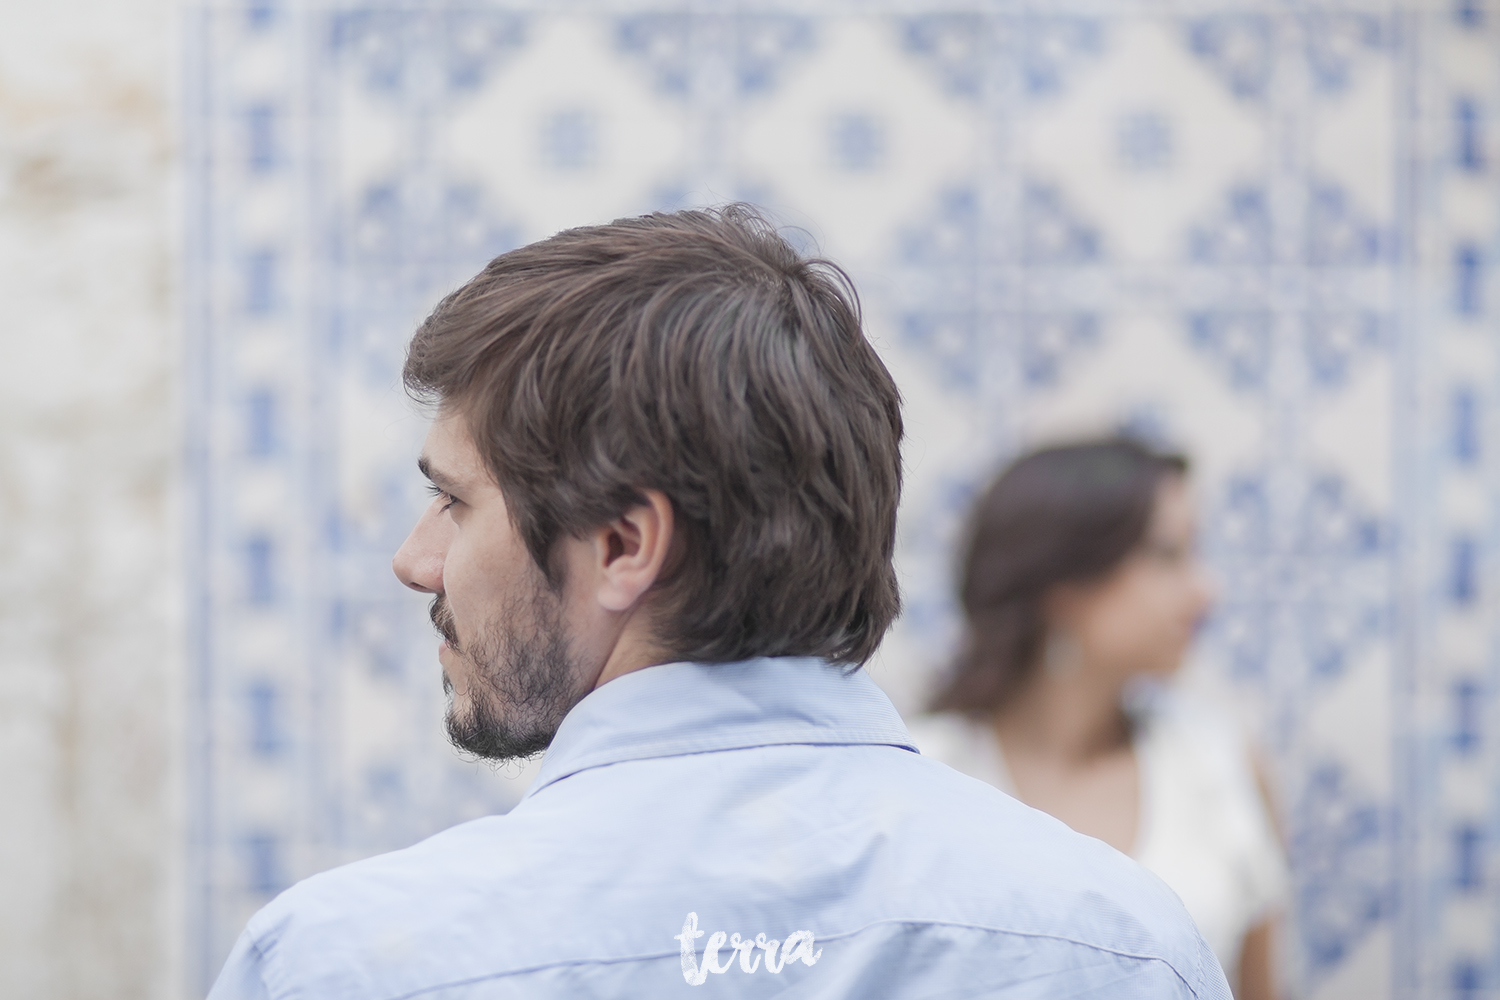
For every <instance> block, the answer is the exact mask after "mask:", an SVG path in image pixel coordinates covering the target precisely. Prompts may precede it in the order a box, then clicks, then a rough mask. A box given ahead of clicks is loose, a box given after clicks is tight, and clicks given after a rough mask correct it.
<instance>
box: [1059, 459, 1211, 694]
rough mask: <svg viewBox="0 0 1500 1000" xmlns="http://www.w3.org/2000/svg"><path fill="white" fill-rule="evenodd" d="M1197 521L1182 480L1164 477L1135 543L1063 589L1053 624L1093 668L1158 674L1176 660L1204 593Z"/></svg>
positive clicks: (1205, 601)
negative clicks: (1111, 563)
mask: <svg viewBox="0 0 1500 1000" xmlns="http://www.w3.org/2000/svg"><path fill="white" fill-rule="evenodd" d="M1196 534H1197V518H1196V512H1195V510H1194V504H1193V498H1192V494H1191V493H1190V492H1189V490H1188V485H1187V480H1186V478H1185V477H1183V476H1180V475H1169V476H1167V477H1166V478H1165V479H1163V480H1162V482H1161V483H1160V484H1159V485H1158V486H1157V490H1156V502H1155V505H1154V506H1153V508H1152V512H1151V520H1150V523H1149V524H1148V526H1147V529H1146V535H1145V538H1143V539H1142V541H1141V544H1140V545H1138V546H1137V547H1136V549H1135V550H1134V551H1133V552H1132V553H1131V554H1130V555H1128V556H1126V557H1125V560H1124V562H1122V563H1121V564H1120V565H1119V566H1118V567H1116V568H1115V569H1114V570H1112V571H1111V572H1110V573H1108V574H1107V575H1105V576H1104V577H1103V578H1102V579H1100V580H1097V581H1094V582H1091V583H1087V584H1081V585H1072V586H1068V587H1065V588H1063V589H1062V590H1060V591H1059V592H1058V593H1057V594H1056V595H1055V596H1056V601H1055V602H1054V604H1053V612H1054V620H1055V621H1056V624H1057V625H1060V626H1062V627H1063V628H1064V629H1066V630H1067V631H1068V632H1069V633H1070V634H1071V637H1072V638H1073V639H1074V640H1075V641H1076V642H1077V644H1078V652H1079V653H1080V655H1081V657H1082V659H1083V661H1084V662H1085V663H1087V664H1089V665H1090V667H1091V668H1093V669H1102V670H1106V671H1108V672H1109V673H1111V674H1114V675H1117V676H1124V677H1132V676H1136V675H1140V674H1150V675H1155V676H1166V675H1168V674H1171V673H1172V672H1173V671H1175V670H1176V669H1177V668H1178V666H1179V665H1181V663H1182V658H1183V656H1184V654H1186V652H1187V648H1188V644H1189V643H1190V642H1192V639H1193V633H1194V631H1195V630H1196V628H1197V625H1198V622H1199V621H1200V620H1201V619H1202V618H1203V616H1204V614H1205V613H1206V612H1207V611H1208V607H1209V603H1210V601H1211V600H1212V591H1211V588H1210V585H1209V582H1208V579H1207V577H1206V576H1205V575H1204V573H1203V569H1202V567H1201V566H1200V565H1199V563H1198V558H1197V551H1196V545H1195V536H1196Z"/></svg>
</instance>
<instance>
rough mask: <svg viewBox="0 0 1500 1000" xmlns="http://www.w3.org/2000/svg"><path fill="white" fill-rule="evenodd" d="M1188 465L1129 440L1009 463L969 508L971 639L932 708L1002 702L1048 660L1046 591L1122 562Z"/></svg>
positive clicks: (966, 602)
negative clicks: (1165, 490)
mask: <svg viewBox="0 0 1500 1000" xmlns="http://www.w3.org/2000/svg"><path fill="white" fill-rule="evenodd" d="M1186 472H1187V460H1186V459H1185V458H1183V457H1182V456H1181V455H1173V454H1165V453H1162V452H1157V451H1155V450H1153V449H1151V448H1149V447H1147V446H1146V445H1144V444H1142V443H1141V442H1139V441H1136V440H1133V439H1131V438H1126V437H1120V438H1112V439H1108V440H1104V441H1090V442H1083V443H1079V444H1071V445H1064V446H1060V447H1054V448H1044V449H1042V450H1040V451H1034V452H1032V453H1030V454H1028V455H1025V456H1023V457H1022V458H1019V459H1017V460H1016V461H1015V462H1012V463H1011V464H1010V465H1009V466H1008V467H1006V469H1005V470H1004V471H1003V472H1001V473H1000V475H999V476H998V477H996V479H995V480H994V482H993V483H991V484H990V487H989V489H987V490H986V491H985V492H984V495H983V496H981V497H980V498H979V501H978V502H977V503H976V504H975V505H974V508H973V511H972V513H971V515H970V522H969V532H968V546H967V551H966V552H965V555H964V560H963V566H962V574H961V576H960V579H959V600H960V602H961V603H962V605H963V610H964V617H965V619H966V628H965V635H964V641H963V646H962V647H961V649H960V651H959V654H958V656H957V657H956V659H955V662H954V664H953V672H952V675H951V676H950V678H949V679H948V682H947V684H946V685H945V686H944V687H943V688H942V690H941V691H940V692H939V694H938V696H937V698H936V699H934V701H933V706H932V707H933V709H934V710H936V711H961V712H968V713H973V714H978V713H986V712H993V711H994V710H996V709H998V708H999V707H1000V706H1001V705H1002V704H1003V703H1004V702H1005V701H1006V699H1008V698H1009V697H1010V696H1011V695H1012V694H1014V693H1015V692H1016V691H1017V690H1018V689H1019V688H1020V686H1021V685H1022V683H1023V682H1024V681H1025V680H1026V678H1027V677H1028V676H1030V673H1031V671H1032V670H1033V669H1035V667H1036V665H1037V662H1038V661H1039V660H1040V659H1041V654H1042V648H1043V644H1044V642H1045V640H1046V632H1047V623H1046V618H1045V613H1044V610H1043V599H1044V598H1045V596H1046V594H1047V592H1048V591H1049V590H1051V589H1052V587H1054V586H1055V585H1057V584H1060V583H1070V582H1078V581H1084V580H1090V579H1094V578H1097V577H1099V576H1102V575H1103V574H1105V573H1108V572H1109V571H1110V570H1112V569H1114V568H1115V567H1116V566H1118V565H1119V564H1120V563H1121V562H1122V561H1123V560H1124V558H1125V557H1126V556H1127V555H1129V554H1130V552H1131V551H1132V550H1133V549H1134V548H1135V547H1136V546H1137V545H1139V544H1140V543H1141V541H1142V539H1143V538H1144V536H1145V534H1146V528H1147V526H1148V525H1149V523H1150V521H1151V511H1152V507H1153V506H1154V504H1155V500H1156V492H1157V486H1158V485H1159V484H1160V483H1161V481H1162V480H1163V479H1165V478H1166V477H1167V476H1171V475H1179V476H1180V475H1183V474H1185V473H1186Z"/></svg>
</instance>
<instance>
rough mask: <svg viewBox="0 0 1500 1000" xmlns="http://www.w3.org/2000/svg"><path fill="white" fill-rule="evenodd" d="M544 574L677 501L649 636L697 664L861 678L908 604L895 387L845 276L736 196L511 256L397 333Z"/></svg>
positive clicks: (564, 236)
mask: <svg viewBox="0 0 1500 1000" xmlns="http://www.w3.org/2000/svg"><path fill="white" fill-rule="evenodd" d="M404 380H405V383H406V386H407V389H408V391H409V392H411V393H412V394H413V395H415V396H417V397H418V398H422V399H425V400H428V401H432V402H436V403H438V404H440V405H441V406H442V407H443V408H444V409H445V410H446V411H448V412H454V413H459V414H461V415H462V416H463V417H464V419H465V421H466V423H467V424H468V427H469V430H470V433H471V435H472V436H473V439H474V442H475V444H476V445H477V447H478V449H479V452H480V454H481V455H482V456H483V458H484V461H485V463H486V465H487V466H488V468H489V471H490V473H491V474H492V475H493V476H494V478H495V481H496V483H497V484H498V485H499V486H500V489H501V491H502V493H503V495H504V497H505V501H506V504H507V507H508V510H509V513H510V517H511V519H512V521H513V522H514V524H515V527H516V529H517V531H518V532H519V534H520V536H521V537H522V538H523V539H524V541H525V543H526V546H527V548H528V549H529V551H530V553H531V556H532V558H533V559H534V560H536V562H537V564H538V566H540V567H541V568H542V570H543V572H544V573H545V574H546V575H547V577H548V579H549V581H550V582H552V583H553V584H554V586H555V585H558V584H559V583H560V582H561V581H560V579H559V576H560V574H561V569H560V567H559V566H558V565H557V561H556V560H555V559H554V558H553V553H554V546H555V543H556V542H557V541H558V540H559V539H560V538H561V537H563V536H574V537H578V536H581V535H583V534H584V533H585V532H587V531H589V530H590V529H592V528H594V527H596V526H597V525H600V524H603V523H605V522H608V521H610V520H611V519H613V518H615V517H618V516H619V515H620V514H621V513H622V512H623V511H624V510H626V509H627V508H629V507H631V506H632V505H635V504H637V503H639V502H640V501H641V497H642V492H641V491H643V490H659V491H661V493H663V494H665V496H666V497H667V498H669V499H670V501H671V503H672V507H673V511H674V514H675V520H676V529H675V530H676V531H677V532H678V535H677V542H676V545H675V547H674V552H673V557H672V559H671V561H670V564H669V565H668V567H667V571H666V572H665V574H664V575H663V577H662V578H661V579H660V580H659V581H658V583H657V585H656V586H655V588H654V589H653V591H652V593H651V595H650V600H651V615H652V620H653V621H654V623H655V624H654V628H655V632H656V639H657V641H658V643H659V644H660V645H661V647H662V648H663V649H665V650H666V651H668V652H669V653H670V654H671V655H672V656H673V657H674V658H676V659H681V660H692V661H697V662H703V663H713V662H729V661H734V660H742V659H747V658H750V657H754V656H787V655H800V656H819V657H824V658H827V659H829V660H832V661H834V662H838V663H846V664H858V663H863V662H864V661H865V660H867V659H868V658H869V657H870V655H871V654H872V653H873V652H874V651H875V648H876V647H877V646H878V645H879V643H880V640H881V638H882V636H883V635H884V634H885V631H886V629H887V628H888V627H889V626H890V624H891V622H892V620H893V619H894V618H895V616H896V614H897V612H898V611H899V607H900V599H899V596H898V592H897V587H896V579H895V573H894V570H893V568H892V565H891V556H892V549H893V547H894V541H895V523H896V507H897V504H898V501H899V499H900V492H901V463H900V440H901V433H902V427H901V412H900V396H899V394H898V393H897V390H896V386H895V383H894V382H893V381H892V379H891V377H890V374H889V372H887V371H886V369H885V366H884V365H883V364H882V363H881V361H880V359H879V357H877V355H876V353H875V351H874V349H873V348H872V347H871V346H870V344H869V342H868V341H867V340H866V339H865V336H864V334H863V332H862V330H861V327H860V314H859V305H858V300H857V298H856V296H855V292H854V289H853V286H852V285H851V283H850V282H849V280H848V278H847V276H846V275H845V274H844V273H843V272H842V271H841V270H839V269H838V268H837V267H836V266H834V265H832V264H829V263H828V262H826V261H821V260H815V259H805V258H803V257H801V256H800V255H799V254H798V253H797V252H796V251H795V250H794V249H793V248H792V247H791V245H790V244H788V243H787V242H786V241H785V240H784V239H783V238H782V237H781V236H780V235H778V234H777V232H776V231H775V229H774V227H773V226H771V225H770V224H769V223H768V222H767V221H766V220H765V219H763V218H762V217H761V216H760V215H759V214H757V213H756V212H755V210H754V209H752V208H749V207H748V206H743V205H731V206H728V207H726V208H723V209H719V210H717V211H693V212H676V213H672V214H654V215H648V216H643V217H641V218H636V219H622V220H619V221H616V222H614V223H612V224H610V225H607V226H592V227H586V228H580V229H571V230H567V231H565V232H562V233H559V234H558V235H556V236H554V237H552V238H551V239H547V240H543V241H542V242H539V243H534V244H531V245H530V246H526V247H522V248H521V249H518V250H513V251H511V252H509V253H506V254H503V255H501V256H499V257H497V258H495V259H494V260H493V261H491V262H490V264H489V265H488V266H487V267H486V268H485V269H484V271H483V272H482V273H480V274H479V275H478V276H477V277H475V278H474V279H473V280H472V281H470V282H469V283H468V284H467V285H465V286H464V287H462V288H460V289H459V290H458V291H456V292H454V293H453V294H451V295H449V296H448V297H447V298H446V299H444V300H443V301H442V302H441V303H440V304H439V305H438V307H437V308H436V309H435V310H434V311H433V313H432V315H431V316H429V317H428V318H427V320H426V321H425V322H424V323H423V324H422V326H421V328H420V329H419V330H418V331H417V333H416V335H415V337H414V338H413V339H412V343H411V348H410V351H409V353H408V356H407V361H406V368H405V372H404Z"/></svg>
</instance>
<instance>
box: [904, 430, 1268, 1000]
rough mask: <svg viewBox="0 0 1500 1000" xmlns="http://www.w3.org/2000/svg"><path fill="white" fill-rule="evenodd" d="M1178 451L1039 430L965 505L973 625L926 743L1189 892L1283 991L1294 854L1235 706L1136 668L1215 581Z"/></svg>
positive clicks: (1250, 979)
mask: <svg viewBox="0 0 1500 1000" xmlns="http://www.w3.org/2000/svg"><path fill="white" fill-rule="evenodd" d="M1195 533H1196V526H1195V515H1194V506H1193V499H1192V495H1191V493H1190V492H1189V488H1188V481H1187V463H1186V462H1185V461H1184V460H1183V459H1182V458H1181V457H1179V456H1175V455H1164V454H1158V453H1156V452H1153V451H1151V450H1150V449H1148V448H1146V447H1144V446H1143V445H1141V444H1139V443H1137V442H1134V441H1130V440H1126V439H1116V440H1107V441H1100V442H1094V443H1086V444H1078V445H1071V446H1067V447H1057V448H1048V449H1045V450H1042V451H1038V452H1034V453H1032V454H1030V455H1027V456H1026V457H1024V458H1022V459H1020V460H1019V461H1017V462H1015V463H1014V464H1012V465H1011V466H1010V467H1009V468H1007V469H1006V470H1005V471H1004V472H1003V473H1002V474H1001V475H1000V476H999V478H998V479H996V480H995V481H994V483H993V484H992V485H991V486H990V488H989V490H988V491H987V492H986V493H985V494H984V495H983V496H982V497H981V498H980V500H979V502H978V504H977V505H976V506H975V508H974V512H973V515H972V522H971V526H970V535H969V542H968V548H967V551H966V553H965V559H964V563H963V570H962V579H961V594H960V597H961V601H962V605H963V610H964V613H965V616H966V619H967V630H966V632H967V634H966V639H965V643H964V646H963V649H962V651H961V653H960V655H959V657H958V658H957V661H956V664H955V669H954V671H953V673H952V675H951V676H950V677H949V679H948V681H947V684H946V686H945V687H944V688H943V689H942V690H941V692H940V693H939V695H938V697H937V698H936V700H935V701H934V704H933V708H934V710H935V711H936V712H937V713H938V714H936V715H934V716H930V717H928V718H926V719H923V720H918V721H917V722H916V723H915V724H914V725H913V727H912V732H913V736H914V738H915V739H916V741H917V743H918V745H919V746H920V748H921V750H922V752H923V753H926V754H929V755H932V756H936V757H938V758H939V759H941V760H944V761H946V762H947V763H948V764H950V765H952V766H953V767H955V768H957V769H959V770H961V771H964V772H966V773H968V774H970V775H972V776H974V777H976V778H980V779H982V780H984V781H987V782H989V783H990V784H993V785H995V786H997V787H999V788H1001V789H1002V790H1004V791H1006V792H1008V793H1010V794H1012V795H1014V796H1016V797H1017V798H1019V799H1021V800H1022V801H1023V802H1026V803H1027V804H1029V805H1032V806H1034V807H1036V808H1038V809H1041V810H1043V811H1044V812H1048V813H1051V814H1052V815H1053V816H1055V817H1057V818H1058V819H1060V820H1062V821H1063V822H1064V823H1067V824H1068V825H1069V826H1071V827H1072V828H1073V829H1075V830H1077V831H1079V832H1080V833H1085V834H1088V835H1089V836H1092V837H1097V838H1099V839H1100V840H1103V841H1105V842H1106V843H1108V844H1110V845H1112V846H1114V847H1115V848H1117V849H1119V850H1120V851H1122V852H1124V853H1126V854H1129V855H1131V856H1132V857H1134V858H1135V859H1136V860H1137V861H1139V862H1140V863H1141V864H1143V865H1145V866H1146V867H1147V868H1149V869H1151V870H1152V871H1154V872H1155V873H1156V874H1157V875H1159V876H1160V877H1161V878H1162V879H1163V881H1165V882H1166V883H1167V884H1168V885H1169V886H1171V887H1172V888H1173V889H1174V890H1175V891H1176V892H1177V894H1178V896H1180V897H1181V898H1182V901H1183V903H1184V904H1185V905H1186V907H1187V909H1188V912H1189V913H1190V914H1192V916H1193V918H1194V920H1195V921H1196V922H1197V924H1198V927H1199V929H1200V930H1201V931H1202V933H1203V936H1204V938H1205V940H1206V941H1207V942H1208V944H1209V946H1210V947H1212V948H1213V950H1214V952H1215V954H1216V955H1218V957H1219V961H1220V962H1221V964H1222V965H1223V966H1224V971H1225V974H1226V975H1227V976H1228V977H1229V981H1230V984H1231V985H1232V986H1233V987H1234V990H1235V996H1236V997H1238V998H1239V1000H1266V998H1271V997H1274V996H1275V995H1276V990H1275V985H1274V981H1273V978H1272V973H1271V962H1270V941H1271V937H1272V921H1273V919H1274V917H1275V915H1276V912H1277V910H1278V909H1279V907H1280V905H1281V903H1282V901H1283V897H1284V896H1285V893H1286V884H1287V878H1286V874H1285V871H1286V868H1285V859H1284V856H1283V853H1282V850H1281V846H1280V844H1279V842H1278V839H1277V837H1276V834H1275V832H1274V830H1273V827H1272V824H1271V820H1270V815H1269V810H1268V808H1267V805H1266V799H1265V796H1264V794H1263V791H1262V789H1261V787H1260V786H1259V785H1258V782H1257V778H1256V774H1255V771H1254V769H1253V767H1252V764H1251V759H1250V755H1249V753H1248V748H1247V746H1246V744H1245V742H1244V741H1243V739H1241V738H1240V737H1239V736H1238V735H1237V732H1238V731H1237V729H1236V728H1235V726H1234V725H1233V723H1232V721H1230V720H1228V719H1226V718H1223V717H1220V716H1217V715H1215V714H1214V713H1213V712H1212V711H1211V710H1209V709H1207V708H1206V707H1205V706H1202V705H1198V704H1189V703H1188V702H1187V701H1186V700H1185V699H1184V697H1183V696H1182V695H1180V694H1173V693H1171V692H1170V691H1169V690H1168V689H1163V688H1159V686H1158V690H1157V693H1156V695H1155V696H1154V697H1152V698H1150V699H1149V700H1147V699H1140V698H1135V697H1133V695H1134V693H1135V692H1138V691H1139V690H1141V689H1142V688H1143V687H1149V686H1150V685H1142V683H1141V682H1142V681H1152V680H1163V679H1166V678H1168V677H1170V676H1171V675H1172V674H1173V673H1174V672H1175V671H1176V670H1177V669H1178V667H1179V665H1180V664H1181V662H1182V659H1183V656H1184V654H1185V653H1186V651H1187V648H1188V645H1189V643H1190V642H1191V640H1192V638H1193V634H1194V631H1195V628H1196V626H1197V624H1198V622H1199V621H1200V620H1201V619H1202V618H1203V616H1204V614H1205V612H1206V611H1207V609H1208V605H1209V600H1210V591H1209V587H1208V584H1207V582H1206V580H1205V578H1204V575H1203V573H1202V571H1201V569H1200V567H1199V564H1198V562H1197V559H1196V557H1195V549H1194V536H1195Z"/></svg>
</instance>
